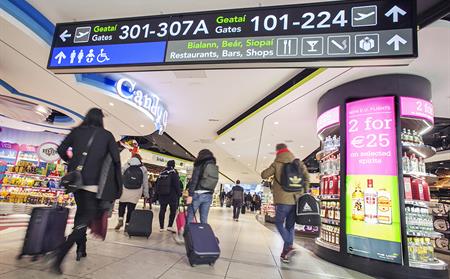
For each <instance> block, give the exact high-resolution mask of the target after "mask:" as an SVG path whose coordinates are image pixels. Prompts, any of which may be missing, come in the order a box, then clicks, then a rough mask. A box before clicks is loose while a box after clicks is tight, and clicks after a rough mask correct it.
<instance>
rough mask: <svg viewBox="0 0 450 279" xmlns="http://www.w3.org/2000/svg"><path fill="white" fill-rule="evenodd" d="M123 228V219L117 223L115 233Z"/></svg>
mask: <svg viewBox="0 0 450 279" xmlns="http://www.w3.org/2000/svg"><path fill="white" fill-rule="evenodd" d="M122 226H123V218H119V222H118V223H117V226H116V227H115V228H114V229H115V230H116V231H119V230H120V228H122Z"/></svg>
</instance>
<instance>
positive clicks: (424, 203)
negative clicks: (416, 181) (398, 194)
mask: <svg viewBox="0 0 450 279" xmlns="http://www.w3.org/2000/svg"><path fill="white" fill-rule="evenodd" d="M405 204H409V205H413V206H417V207H422V208H429V204H430V202H427V201H418V200H407V199H405Z"/></svg>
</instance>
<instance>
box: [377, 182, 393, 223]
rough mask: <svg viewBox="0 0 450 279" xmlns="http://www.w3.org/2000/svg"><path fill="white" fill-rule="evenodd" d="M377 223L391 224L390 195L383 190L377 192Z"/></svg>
mask: <svg viewBox="0 0 450 279" xmlns="http://www.w3.org/2000/svg"><path fill="white" fill-rule="evenodd" d="M377 203H378V204H377V207H378V213H377V215H378V223H380V224H388V225H390V224H392V201H391V193H389V192H388V191H386V190H385V189H381V190H380V191H378V202H377Z"/></svg>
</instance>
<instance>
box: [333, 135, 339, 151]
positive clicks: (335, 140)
mask: <svg viewBox="0 0 450 279" xmlns="http://www.w3.org/2000/svg"><path fill="white" fill-rule="evenodd" d="M337 141H338V140H337V137H336V135H334V136H333V148H332V149H336V148H337V146H338V144H337Z"/></svg>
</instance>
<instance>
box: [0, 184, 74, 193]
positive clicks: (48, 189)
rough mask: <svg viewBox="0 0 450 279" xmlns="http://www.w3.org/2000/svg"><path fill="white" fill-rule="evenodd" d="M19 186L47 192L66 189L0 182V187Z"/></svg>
mask: <svg viewBox="0 0 450 279" xmlns="http://www.w3.org/2000/svg"><path fill="white" fill-rule="evenodd" d="M3 187H5V188H21V189H26V190H37V191H47V192H55V193H56V192H64V191H66V189H62V188H58V189H57V188H46V187H33V186H23V185H12V184H0V188H3Z"/></svg>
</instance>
